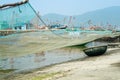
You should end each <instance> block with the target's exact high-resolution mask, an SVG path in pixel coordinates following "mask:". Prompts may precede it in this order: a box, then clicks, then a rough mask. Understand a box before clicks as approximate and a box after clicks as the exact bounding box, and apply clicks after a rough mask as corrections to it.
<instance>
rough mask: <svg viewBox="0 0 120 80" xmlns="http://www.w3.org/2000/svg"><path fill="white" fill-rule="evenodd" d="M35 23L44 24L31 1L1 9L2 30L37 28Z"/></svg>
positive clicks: (0, 26) (0, 28)
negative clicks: (31, 5)
mask: <svg viewBox="0 0 120 80" xmlns="http://www.w3.org/2000/svg"><path fill="white" fill-rule="evenodd" d="M35 25H36V26H39V25H42V22H40V21H39V19H38V17H37V16H36V14H35V12H34V11H33V10H32V9H31V7H30V5H29V3H26V4H22V5H19V6H15V7H10V8H6V9H0V30H6V29H12V30H16V29H35ZM25 26H26V27H25Z"/></svg>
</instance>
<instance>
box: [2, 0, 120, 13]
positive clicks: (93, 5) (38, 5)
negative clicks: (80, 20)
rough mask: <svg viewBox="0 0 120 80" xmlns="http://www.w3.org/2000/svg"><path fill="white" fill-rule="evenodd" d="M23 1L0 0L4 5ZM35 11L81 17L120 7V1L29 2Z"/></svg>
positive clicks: (37, 0)
mask: <svg viewBox="0 0 120 80" xmlns="http://www.w3.org/2000/svg"><path fill="white" fill-rule="evenodd" d="M16 1H21V0H0V5H1V4H3V3H10V2H16ZM29 1H30V3H31V5H32V6H33V7H34V8H35V10H37V11H40V14H41V15H44V14H48V13H58V14H63V15H79V14H83V13H85V12H88V11H93V10H96V9H103V8H106V7H110V6H120V0H29Z"/></svg>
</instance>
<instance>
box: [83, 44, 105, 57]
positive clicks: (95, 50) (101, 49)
mask: <svg viewBox="0 0 120 80" xmlns="http://www.w3.org/2000/svg"><path fill="white" fill-rule="evenodd" d="M83 51H84V52H85V54H86V55H88V56H98V55H102V54H104V53H105V52H106V51H107V45H105V46H97V47H91V48H87V49H84V50H83Z"/></svg>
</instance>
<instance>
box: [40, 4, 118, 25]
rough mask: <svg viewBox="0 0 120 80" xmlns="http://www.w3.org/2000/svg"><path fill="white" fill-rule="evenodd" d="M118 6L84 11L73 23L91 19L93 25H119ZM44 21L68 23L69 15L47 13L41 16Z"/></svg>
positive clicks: (76, 23)
mask: <svg viewBox="0 0 120 80" xmlns="http://www.w3.org/2000/svg"><path fill="white" fill-rule="evenodd" d="M119 14H120V6H113V7H109V8H104V9H99V10H95V11H91V12H87V13H84V14H82V15H76V16H73V17H75V19H74V20H72V21H73V23H74V24H75V25H77V26H78V25H80V24H88V21H91V23H92V24H94V25H100V24H102V25H106V24H112V25H120V15H119ZM42 18H43V19H44V20H45V21H46V23H48V24H49V23H50V22H59V23H61V24H64V23H65V24H68V22H69V16H66V15H60V14H47V15H44V16H42Z"/></svg>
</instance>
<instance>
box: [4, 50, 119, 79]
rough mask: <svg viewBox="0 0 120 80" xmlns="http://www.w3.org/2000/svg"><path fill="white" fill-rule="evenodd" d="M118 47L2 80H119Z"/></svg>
mask: <svg viewBox="0 0 120 80" xmlns="http://www.w3.org/2000/svg"><path fill="white" fill-rule="evenodd" d="M119 52H120V48H111V49H108V51H107V52H106V53H105V54H104V55H102V56H96V57H87V56H86V57H85V58H83V59H80V60H76V61H71V62H66V63H62V64H56V65H52V66H49V67H46V68H43V69H37V70H33V71H28V72H21V73H17V74H14V75H12V76H8V77H7V78H5V79H3V80H120V53H119Z"/></svg>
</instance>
